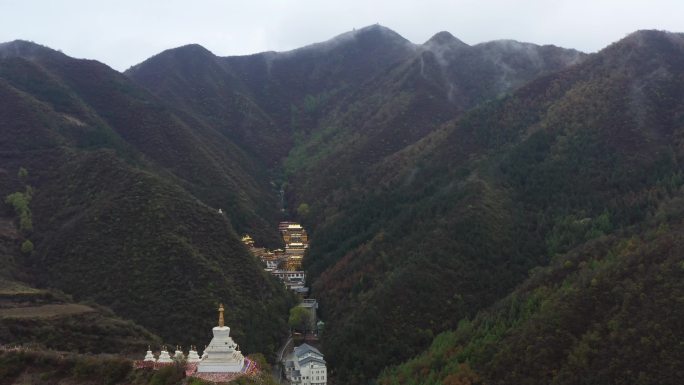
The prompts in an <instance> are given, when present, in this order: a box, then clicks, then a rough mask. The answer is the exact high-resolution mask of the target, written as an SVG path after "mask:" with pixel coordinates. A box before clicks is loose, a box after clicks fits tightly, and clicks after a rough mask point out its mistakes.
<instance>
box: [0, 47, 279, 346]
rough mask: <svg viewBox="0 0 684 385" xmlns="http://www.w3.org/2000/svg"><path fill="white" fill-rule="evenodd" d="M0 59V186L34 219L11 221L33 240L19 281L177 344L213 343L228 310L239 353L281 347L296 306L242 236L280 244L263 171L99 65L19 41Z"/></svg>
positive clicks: (272, 198)
mask: <svg viewBox="0 0 684 385" xmlns="http://www.w3.org/2000/svg"><path fill="white" fill-rule="evenodd" d="M0 52H1V53H2V54H0V57H1V59H0V101H1V103H0V127H1V130H0V132H1V133H2V138H1V139H0V156H1V157H2V173H0V178H1V182H0V186H1V187H0V190H1V191H0V192H2V196H3V197H5V196H8V195H9V194H12V193H15V192H16V193H19V194H23V199H24V201H25V202H28V208H29V211H28V213H29V215H30V219H31V222H32V224H31V226H30V227H28V226H24V222H23V221H21V220H20V219H17V223H19V224H20V225H21V226H20V237H19V239H18V241H17V242H18V244H21V246H22V251H24V243H22V242H25V241H27V240H28V241H31V243H32V246H31V249H30V250H29V249H28V248H27V249H26V250H25V252H24V255H23V256H22V258H21V259H20V260H19V261H18V264H17V265H18V266H19V267H18V268H17V270H18V271H17V274H18V276H19V278H20V279H22V280H25V281H29V282H31V283H34V284H37V285H39V286H41V287H53V288H58V289H60V290H62V291H64V292H66V293H68V294H70V295H72V296H73V297H74V298H75V299H76V300H93V301H95V302H97V303H100V304H102V305H105V306H108V307H110V308H111V309H113V310H114V311H115V312H116V313H117V314H118V315H120V316H123V317H126V318H128V319H131V320H133V321H135V322H136V323H138V324H140V325H143V326H145V327H147V328H148V329H149V330H151V331H153V332H155V333H157V334H159V335H160V336H161V337H162V338H163V339H164V340H165V341H167V342H169V343H170V344H176V343H178V344H183V345H189V344H190V343H194V344H201V343H202V341H206V340H208V338H209V333H210V330H211V326H212V325H213V324H214V323H215V320H214V318H215V310H214V309H215V307H216V306H217V304H218V303H219V302H224V303H225V304H226V306H227V307H228V309H230V312H229V314H228V316H227V319H228V322H229V324H235V325H240V326H241V327H236V328H235V330H234V334H235V336H236V339H237V340H238V341H240V343H241V344H242V346H244V348H245V350H247V351H261V352H265V353H269V352H272V351H274V350H275V348H276V347H277V346H276V344H277V343H278V342H279V340H280V336H281V333H282V332H283V331H284V328H285V316H286V313H287V309H288V307H289V304H290V298H289V295H288V294H287V293H285V290H284V289H283V288H282V286H281V284H280V283H278V282H277V281H276V280H275V279H273V278H272V277H270V276H267V275H266V274H265V273H264V272H263V270H262V268H261V266H260V265H259V264H258V263H257V261H255V260H254V259H253V258H252V257H251V255H249V253H248V252H247V250H246V249H245V248H244V246H243V245H242V243H241V242H240V241H239V238H238V236H237V234H236V230H237V231H252V230H254V234H255V235H256V236H259V237H262V239H265V240H268V239H277V235H276V234H275V233H276V232H275V230H272V228H273V227H272V226H270V225H268V224H269V223H272V222H275V212H276V210H275V209H276V204H275V194H273V193H271V191H270V190H271V186H270V185H269V184H268V181H267V180H266V178H265V177H263V176H260V175H263V174H261V173H262V171H260V170H261V169H259V168H257V166H256V165H255V164H254V163H253V162H251V161H250V160H249V158H247V157H246V155H245V154H244V153H242V152H241V151H240V150H239V149H238V148H237V147H236V146H235V145H233V144H232V143H230V142H229V141H228V140H227V139H226V138H224V137H223V136H221V135H220V134H217V133H215V132H214V131H213V129H211V128H209V127H206V126H204V125H202V123H200V122H197V121H195V120H194V119H193V118H192V117H188V116H185V115H183V114H182V113H174V112H173V111H172V110H171V109H170V108H169V107H167V106H166V105H165V104H163V103H162V102H160V101H159V100H158V99H157V98H155V97H154V96H152V95H151V94H149V93H148V92H147V91H145V90H143V89H141V88H140V87H138V86H136V85H135V84H133V83H132V82H131V81H130V80H128V79H127V78H126V77H124V76H123V75H121V74H119V73H117V72H115V71H113V70H111V69H109V68H108V67H106V66H104V65H102V64H100V63H97V62H94V61H86V60H75V59H72V58H69V57H67V56H65V55H62V54H61V53H58V52H56V51H52V50H50V49H47V48H44V47H40V46H37V45H34V44H32V43H26V42H19V41H18V42H12V43H7V44H4V45H2V46H0ZM22 169H23V170H24V171H23V173H24V174H23V176H22V171H21V170H22ZM18 170H19V171H18ZM24 191H25V192H24ZM8 202H9V201H8ZM17 204H18V203H17ZM17 207H19V206H16V205H15V210H17V216H18V218H19V211H18V210H19V209H18V208H17ZM218 208H222V209H223V210H224V214H220V213H218V211H217V209H218ZM7 210H8V213H10V212H11V211H10V208H9V207H8V208H7Z"/></svg>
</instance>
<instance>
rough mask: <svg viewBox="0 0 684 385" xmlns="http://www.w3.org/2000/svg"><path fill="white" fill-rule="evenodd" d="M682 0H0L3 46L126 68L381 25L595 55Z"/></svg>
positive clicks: (295, 43) (411, 35) (284, 45)
mask: <svg viewBox="0 0 684 385" xmlns="http://www.w3.org/2000/svg"><path fill="white" fill-rule="evenodd" d="M682 14H684V2H681V1H675V0H654V1H636V0H622V1H616V0H603V1H596V0H594V1H589V0H575V1H568V0H555V1H554V0H527V1H513V0H490V1H486V0H479V1H477V0H458V1H447V0H422V1H419V0H412V1H410V0H393V1H390V0H377V1H370V0H365V1H360V0H341V1H340V0H335V1H321V0H287V1H286V0H280V1H276V0H270V1H266V0H261V1H259V0H251V1H248V0H244V1H237V0H235V1H233V0H195V1H192V2H189V1H181V0H147V1H144V0H118V1H111V0H104V1H92V0H64V1H59V2H57V1H49V0H43V1H40V0H0V41H9V40H14V39H26V40H33V41H35V42H37V43H40V44H44V45H47V46H50V47H52V48H55V49H62V50H63V51H64V52H65V53H67V54H69V55H72V56H75V57H85V58H91V59H96V60H100V61H102V62H104V63H107V64H109V65H111V66H112V67H114V68H116V69H117V70H124V69H126V68H128V67H129V66H131V65H133V64H136V63H138V62H140V61H142V60H144V59H146V58H147V57H149V56H152V55H154V54H156V53H158V52H160V51H162V50H164V49H167V48H173V47H177V46H179V45H183V44H188V43H198V44H201V45H203V46H205V47H206V48H207V49H209V50H211V51H212V52H214V53H216V54H218V55H222V56H225V55H236V54H248V53H254V52H260V51H265V50H277V51H282V50H288V49H293V48H297V47H300V46H303V45H307V44H311V43H314V42H318V41H323V40H327V39H329V38H331V37H333V36H335V35H337V34H340V33H343V32H345V31H349V30H351V29H353V28H360V27H363V26H366V25H370V24H374V23H380V24H382V25H384V26H387V27H389V28H391V29H393V30H395V31H396V32H398V33H399V34H401V35H403V36H404V37H406V38H407V39H409V40H411V41H413V42H415V43H422V42H424V41H425V40H427V39H429V38H430V36H432V35H433V34H434V33H436V32H439V31H442V30H447V31H449V32H451V33H452V34H453V35H454V36H456V37H458V38H459V39H461V40H463V41H465V42H467V43H469V44H475V43H479V42H483V41H489V40H495V39H516V40H520V41H527V42H532V43H538V44H556V45H559V46H563V47H569V48H577V49H580V50H583V51H587V52H592V51H596V50H598V49H600V48H602V47H604V46H606V45H608V44H610V43H611V42H613V41H616V40H618V39H620V38H622V37H624V36H625V35H626V34H628V33H630V32H633V31H635V30H637V29H645V28H656V29H666V30H672V31H681V30H682V29H684V28H682V27H683V26H682V23H681V21H680V18H681V15H682Z"/></svg>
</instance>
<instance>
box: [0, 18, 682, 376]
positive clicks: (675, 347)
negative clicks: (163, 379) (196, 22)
mask: <svg viewBox="0 0 684 385" xmlns="http://www.w3.org/2000/svg"><path fill="white" fill-rule="evenodd" d="M55 48H58V47H55ZM683 161H684V35H682V34H680V33H672V32H665V31H650V30H649V31H646V30H644V31H636V32H634V33H632V34H630V35H628V36H626V37H625V38H624V39H622V40H620V41H617V42H615V43H613V44H611V45H609V46H608V47H605V48H604V49H602V50H601V51H599V52H597V53H593V54H585V53H582V52H579V51H576V50H573V49H565V48H560V47H556V46H548V45H547V46H539V45H535V44H530V43H523V42H517V41H511V40H498V41H492V42H487V43H481V44H476V45H468V44H466V43H464V42H462V41H460V40H459V39H457V38H456V37H454V36H452V35H451V34H450V33H448V32H439V33H437V34H436V35H434V36H433V37H432V38H431V39H429V40H428V41H427V42H425V43H423V44H414V43H411V42H409V41H408V40H406V39H404V38H403V37H402V36H400V35H399V34H397V33H396V32H394V31H392V30H390V29H388V28H386V27H383V26H380V25H373V26H369V27H366V28H362V29H358V30H354V31H350V32H348V33H345V34H342V35H340V36H337V37H335V38H333V39H331V40H329V41H326V42H322V43H316V44H312V45H310V46H306V47H302V48H299V49H296V50H293V51H288V52H263V53H258V54H254V55H247V56H233V57H219V56H216V55H214V54H213V53H212V52H210V51H208V50H207V49H205V48H203V47H201V46H199V45H187V46H182V47H178V48H173V49H169V50H166V51H164V52H161V53H159V54H157V55H155V56H153V57H151V58H149V59H147V60H146V61H144V62H142V63H139V64H137V65H135V66H133V67H131V68H129V69H128V70H127V71H125V72H124V73H120V72H117V71H115V70H113V69H111V68H109V67H108V66H106V65H104V64H102V63H99V62H97V61H93V60H87V59H76V58H72V57H69V56H66V55H64V54H63V53H61V52H59V51H56V50H53V49H52V48H48V47H44V46H41V45H39V44H36V43H32V42H26V41H13V42H7V43H2V44H0V193H1V195H2V197H3V201H4V202H5V203H4V205H3V207H2V211H0V260H1V261H2V265H1V266H2V268H0V344H3V345H6V344H26V345H28V344H33V345H32V346H34V347H35V348H36V349H39V350H43V349H46V350H49V349H52V350H58V351H71V352H77V353H94V354H99V353H111V354H116V355H117V357H119V356H125V357H127V358H134V359H140V358H141V357H138V356H137V355H140V353H141V352H144V351H145V347H146V346H147V345H148V344H156V345H160V344H162V343H165V344H169V345H170V346H172V345H185V346H187V345H190V344H191V343H197V341H203V340H208V339H209V331H210V330H211V327H212V326H214V321H215V309H216V307H217V306H218V304H219V303H223V304H225V306H226V309H227V312H226V324H227V325H230V326H231V327H232V334H231V335H232V337H233V338H234V339H235V341H237V342H238V343H239V344H240V346H241V347H242V350H243V351H245V352H246V353H262V354H263V355H264V356H265V357H266V358H267V359H268V360H269V361H270V362H271V363H273V361H274V359H275V356H276V353H277V350H278V348H279V347H280V346H281V344H282V342H283V339H284V338H285V337H286V336H287V333H288V326H287V317H288V312H289V309H290V308H292V307H293V306H295V305H296V303H297V301H298V299H297V297H296V296H295V295H294V294H292V293H291V292H289V291H288V290H286V288H285V287H283V285H282V283H281V282H280V281H278V280H277V279H276V278H274V277H272V276H271V275H270V274H268V273H267V272H265V271H264V266H263V265H262V264H261V262H260V261H259V260H258V259H256V258H254V257H253V256H252V255H251V254H250V252H249V251H248V249H247V248H246V247H245V245H244V244H243V243H242V242H241V241H240V238H241V237H242V235H244V234H249V235H250V236H251V237H252V238H254V240H255V242H256V243H257V244H258V245H261V246H263V247H266V248H269V249H276V248H279V247H282V240H281V238H280V235H279V233H278V231H277V224H278V222H280V221H285V220H296V221H299V222H301V223H302V224H303V225H304V226H305V227H306V228H307V230H308V231H309V236H310V243H309V248H308V250H307V254H306V255H305V257H304V261H303V263H304V270H306V274H307V285H308V286H309V287H310V288H311V296H312V297H314V298H317V299H318V301H319V303H320V308H319V313H320V316H321V317H322V318H323V319H325V321H326V324H325V332H324V333H323V334H322V335H321V348H322V351H323V353H325V359H326V362H327V367H328V373H330V379H329V380H328V382H329V383H331V384H452V385H455V384H542V383H543V384H601V383H613V384H654V383H657V384H678V383H679V381H681V378H684V342H683V341H684V321H683V320H684V258H683V255H684V254H683V253H682V251H683V243H682V242H683V240H684V237H683V235H684V222H683V220H684V190H683V189H682V185H683V184H684V174H683V169H682V164H683V163H682V162H683ZM219 209H220V212H219ZM28 308H30V309H32V310H30V311H29V313H30V314H29V313H27V315H26V316H21V317H17V316H16V314H18V313H17V312H19V313H21V312H22V310H21V309H24V310H23V311H24V312H27V311H28V310H27V309H28ZM22 314H23V313H22ZM122 359H123V358H122ZM117 362H118V361H117ZM119 364H120V363H118V364H116V363H115V364H112V365H114V366H116V365H119ZM32 365H34V369H33V370H37V369H35V367H38V366H39V363H34V364H32ZM121 365H124V366H125V364H121ZM29 366H30V365H29ZM11 367H12V366H11V363H9V361H8V360H4V361H3V356H2V355H0V374H6V376H5V379H2V376H0V383H3V384H4V383H8V384H12V383H15V382H13V381H14V380H15V379H17V378H22V377H18V376H20V375H21V373H28V372H30V370H31V369H26V371H24V372H21V373H15V372H12V371H10V370H8V369H7V368H11ZM117 367H118V366H117ZM2 370H5V372H3V371H2ZM21 370H24V369H21ZM50 370H53V369H50ZM27 371H28V372H27ZM117 378H118V377H117ZM122 378H123V377H122ZM117 381H118V380H117ZM121 381H122V382H121V383H125V381H130V379H129V380H121ZM140 381H142V380H140ZM112 383H116V381H114V382H112ZM141 383H142V382H141Z"/></svg>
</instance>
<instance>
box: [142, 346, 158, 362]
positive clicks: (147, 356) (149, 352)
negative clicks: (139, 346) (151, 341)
mask: <svg viewBox="0 0 684 385" xmlns="http://www.w3.org/2000/svg"><path fill="white" fill-rule="evenodd" d="M143 361H145V362H154V361H156V360H155V358H154V354H152V349H150V347H149V346H148V347H147V353H145V359H144V360H143Z"/></svg>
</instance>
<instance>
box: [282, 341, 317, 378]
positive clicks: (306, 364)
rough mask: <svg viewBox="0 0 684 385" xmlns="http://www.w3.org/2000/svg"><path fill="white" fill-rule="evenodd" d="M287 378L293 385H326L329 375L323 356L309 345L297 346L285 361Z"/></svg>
mask: <svg viewBox="0 0 684 385" xmlns="http://www.w3.org/2000/svg"><path fill="white" fill-rule="evenodd" d="M285 376H286V377H287V379H288V380H290V383H291V384H292V385H325V384H326V382H327V376H328V374H327V369H326V367H325V360H324V359H323V354H321V352H320V351H318V349H316V348H314V347H313V346H311V345H308V344H302V345H300V346H297V347H296V348H294V351H293V352H292V353H290V355H289V356H288V357H287V360H286V361H285Z"/></svg>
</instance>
